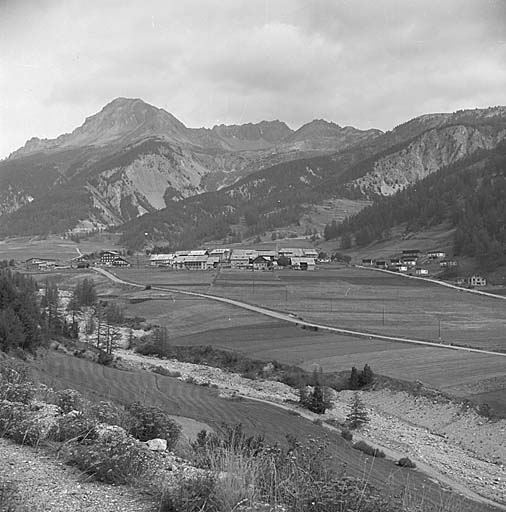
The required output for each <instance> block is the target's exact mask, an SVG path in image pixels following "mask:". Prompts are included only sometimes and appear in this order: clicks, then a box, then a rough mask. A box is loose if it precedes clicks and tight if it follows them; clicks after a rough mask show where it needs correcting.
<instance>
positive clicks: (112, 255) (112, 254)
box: [100, 251, 120, 266]
mask: <svg viewBox="0 0 506 512" xmlns="http://www.w3.org/2000/svg"><path fill="white" fill-rule="evenodd" d="M119 257H120V254H119V252H118V251H102V252H101V253H100V263H101V264H102V265H107V266H111V265H112V262H113V261H114V260H115V259H116V258H119Z"/></svg>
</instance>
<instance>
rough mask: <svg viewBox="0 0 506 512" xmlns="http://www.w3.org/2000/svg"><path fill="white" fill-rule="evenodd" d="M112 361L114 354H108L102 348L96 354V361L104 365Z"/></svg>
mask: <svg viewBox="0 0 506 512" xmlns="http://www.w3.org/2000/svg"><path fill="white" fill-rule="evenodd" d="M113 361H114V356H113V355H112V354H108V353H107V352H104V351H103V350H101V351H100V353H99V354H98V359H97V363H98V364H103V365H104V366H109V365H110V364H111V363H112V362H113Z"/></svg>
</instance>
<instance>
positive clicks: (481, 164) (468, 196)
mask: <svg viewBox="0 0 506 512" xmlns="http://www.w3.org/2000/svg"><path fill="white" fill-rule="evenodd" d="M505 197H506V141H503V142H501V143H500V144H498V145H497V147H495V148H493V149H481V150H478V151H475V152H474V153H473V154H471V155H469V156H467V157H465V158H462V159H460V160H459V161H458V162H457V163H454V164H452V165H449V166H447V167H444V168H442V169H440V170H439V171H437V172H435V173H432V174H431V175H430V176H427V177H426V178H424V179H422V180H420V181H418V182H417V183H416V186H409V187H406V188H405V189H403V190H402V191H401V192H398V193H396V194H394V195H391V196H387V197H378V198H377V199H376V201H375V202H374V204H373V205H371V206H370V207H368V208H366V209H364V210H362V211H361V212H360V213H358V214H357V215H355V216H352V217H350V218H349V219H347V220H345V221H344V222H342V223H341V224H337V223H331V224H328V225H327V226H326V228H325V238H326V239H327V240H331V239H340V240H341V244H342V245H344V246H349V245H351V243H352V242H354V243H355V244H356V245H358V246H359V247H360V246H367V245H369V244H370V243H372V242H377V241H379V240H385V239H386V240H388V239H389V237H390V233H391V230H392V229H393V228H396V227H399V226H402V227H403V229H404V232H405V233H416V232H418V231H422V230H424V229H429V228H433V227H437V226H442V225H445V226H447V229H450V230H452V232H453V250H454V254H455V255H456V256H468V257H473V258H476V260H477V261H478V262H479V264H480V266H481V268H482V269H485V270H487V269H492V268H495V267H497V266H499V265H506V230H505V229H504V226H506V201H505V200H504V198H505Z"/></svg>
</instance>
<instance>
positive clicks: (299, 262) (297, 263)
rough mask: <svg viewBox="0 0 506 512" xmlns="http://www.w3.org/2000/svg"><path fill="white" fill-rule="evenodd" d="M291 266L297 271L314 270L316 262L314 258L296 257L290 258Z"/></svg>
mask: <svg viewBox="0 0 506 512" xmlns="http://www.w3.org/2000/svg"><path fill="white" fill-rule="evenodd" d="M290 261H291V266H292V268H293V269H295V270H314V269H315V266H316V262H315V259H314V258H306V257H304V256H302V257H300V256H294V257H292V258H290Z"/></svg>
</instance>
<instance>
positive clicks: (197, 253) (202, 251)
mask: <svg viewBox="0 0 506 512" xmlns="http://www.w3.org/2000/svg"><path fill="white" fill-rule="evenodd" d="M208 255H209V252H208V251H207V249H196V250H194V251H189V252H188V256H208Z"/></svg>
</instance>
